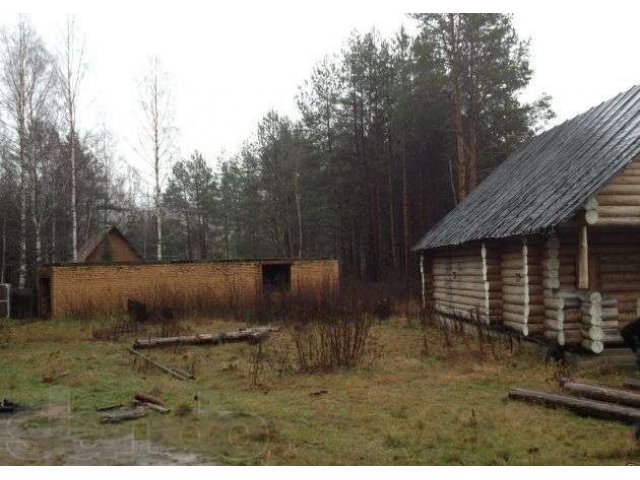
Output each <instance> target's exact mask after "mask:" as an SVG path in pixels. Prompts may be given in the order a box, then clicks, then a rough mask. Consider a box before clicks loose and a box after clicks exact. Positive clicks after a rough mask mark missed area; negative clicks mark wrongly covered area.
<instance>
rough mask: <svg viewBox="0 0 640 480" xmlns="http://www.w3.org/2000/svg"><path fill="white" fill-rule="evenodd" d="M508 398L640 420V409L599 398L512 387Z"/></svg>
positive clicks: (598, 416) (622, 418)
mask: <svg viewBox="0 0 640 480" xmlns="http://www.w3.org/2000/svg"><path fill="white" fill-rule="evenodd" d="M509 398H510V399H512V400H519V401H523V402H527V403H534V404H540V405H544V406H548V407H563V408H566V409H569V410H571V411H572V412H575V413H578V414H580V415H586V416H589V417H595V418H603V419H606V420H616V421H620V422H625V423H631V424H633V423H636V422H640V409H638V408H633V407H625V406H621V405H614V404H611V403H608V402H602V401H599V400H590V399H585V398H578V397H571V396H569V395H559V394H556V393H549V392H541V391H538V390H527V389H523V388H513V389H511V390H510V391H509Z"/></svg>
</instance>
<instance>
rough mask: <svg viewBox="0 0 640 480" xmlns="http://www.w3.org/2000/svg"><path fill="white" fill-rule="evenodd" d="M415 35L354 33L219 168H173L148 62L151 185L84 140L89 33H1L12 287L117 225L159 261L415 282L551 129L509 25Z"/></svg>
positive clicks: (1, 135) (1, 187) (4, 211)
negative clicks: (331, 265) (496, 176)
mask: <svg viewBox="0 0 640 480" xmlns="http://www.w3.org/2000/svg"><path fill="white" fill-rule="evenodd" d="M408 22H411V25H412V28H411V33H409V31H408V30H405V29H401V30H400V31H398V32H397V33H396V34H395V35H394V36H393V37H392V38H383V37H382V36H381V35H380V34H379V33H378V32H377V31H376V30H375V29H372V30H371V31H368V32H364V33H359V32H353V33H352V34H351V36H350V37H349V38H347V39H345V42H344V44H343V48H342V49H341V50H340V51H339V52H327V55H326V56H325V57H324V58H322V59H318V62H317V64H316V66H315V67H314V68H313V70H312V71H311V72H309V76H308V78H307V80H306V81H305V82H303V84H302V85H300V86H299V89H298V91H297V92H292V95H295V99H296V103H297V106H298V113H297V114H296V115H294V116H292V117H289V116H286V115H282V114H281V113H279V112H277V111H275V110H272V111H268V112H265V115H264V117H263V119H262V120H261V121H260V123H259V124H258V125H257V126H256V130H255V132H254V133H253V134H252V135H250V137H249V138H247V139H246V141H245V142H244V144H243V146H242V148H241V150H240V151H238V152H234V153H232V154H229V155H226V156H224V157H223V158H220V159H212V158H205V157H204V156H203V155H202V154H201V153H200V152H199V151H194V152H190V153H188V154H186V155H184V156H183V157H182V158H176V155H175V151H176V149H175V145H176V135H177V133H176V129H175V125H174V119H173V117H172V115H173V113H172V112H173V111H174V110H173V108H174V107H173V106H172V92H171V89H170V82H169V81H168V80H169V78H170V73H169V72H168V71H167V70H166V69H165V67H164V65H163V63H162V59H160V58H157V57H153V58H150V59H149V62H148V69H147V74H146V75H144V76H143V77H142V78H140V79H139V81H138V85H137V87H138V88H139V94H140V95H139V96H140V102H139V105H138V108H139V110H140V121H141V123H142V124H141V131H142V132H144V134H142V135H141V137H140V150H141V152H143V154H144V155H145V156H146V158H147V159H148V161H149V164H150V165H152V167H153V175H152V176H151V177H149V178H146V176H145V175H143V174H142V173H141V171H140V170H139V169H138V168H136V167H135V161H134V159H129V158H122V157H121V156H118V155H117V154H116V148H115V146H114V145H115V144H116V139H115V138H114V136H113V134H112V133H111V132H110V131H109V126H108V125H99V126H95V127H93V128H84V129H81V128H80V127H79V126H78V125H80V124H82V123H81V122H78V115H79V112H78V105H79V101H80V100H81V99H82V96H83V94H84V90H83V88H84V84H83V79H84V75H85V71H86V68H88V67H87V62H86V58H85V55H86V52H85V50H84V46H83V43H82V41H81V38H82V35H83V32H82V31H81V26H80V25H79V24H78V22H77V20H76V19H75V18H74V17H69V18H68V20H67V22H66V24H65V25H62V26H61V30H62V31H64V33H65V34H64V35H63V36H62V41H61V42H60V44H58V45H48V44H45V42H44V41H43V40H42V37H41V36H40V35H39V33H38V32H37V31H36V29H35V27H34V26H33V24H32V23H31V21H30V19H29V17H28V16H24V15H23V16H20V17H18V18H17V19H16V20H15V21H14V22H11V23H7V24H4V25H2V27H1V32H0V229H1V231H0V234H1V241H2V244H1V245H0V249H1V258H0V283H4V282H7V283H12V284H14V285H15V286H17V287H18V288H28V287H30V286H33V285H34V283H35V279H36V278H37V272H38V269H39V267H40V266H41V265H44V264H49V263H61V262H73V261H76V259H77V252H78V249H79V248H80V247H81V246H82V244H83V242H84V241H86V240H87V239H88V238H89V237H90V236H91V235H93V234H95V233H96V232H98V231H100V230H101V229H103V228H105V227H106V226H108V225H112V224H113V225H117V226H118V227H119V228H120V229H121V230H122V232H123V233H124V234H125V235H126V236H127V237H128V238H129V239H130V240H131V242H132V243H133V244H134V245H135V247H136V248H137V249H138V252H139V253H140V254H141V255H142V256H143V257H144V259H145V260H148V261H158V260H162V261H173V260H205V259H233V258H282V257H301V258H337V259H339V260H340V262H341V268H342V272H343V274H344V275H348V276H351V277H354V278H359V279H363V280H367V281H410V280H411V279H413V278H415V277H416V275H417V262H416V259H415V258H414V256H413V255H412V252H411V248H412V246H413V245H414V244H415V242H416V241H417V240H418V239H419V238H420V237H421V236H422V235H424V233H425V232H426V231H427V230H428V229H429V228H430V227H432V226H433V225H434V224H435V223H437V222H438V220H439V219H440V218H442V216H443V215H445V214H446V212H447V211H449V210H450V209H451V208H452V207H454V206H455V205H456V204H457V203H459V202H461V201H463V200H464V198H465V197H466V196H467V195H468V194H469V193H470V192H472V191H473V189H474V188H475V187H476V186H477V185H478V183H479V182H481V181H482V179H483V178H485V177H486V176H487V174H488V173H490V172H491V170H492V169H493V168H495V167H496V165H498V164H499V163H500V162H501V161H503V160H504V159H505V158H506V157H507V156H508V154H509V153H510V152H512V151H513V150H514V149H515V148H517V146H518V145H519V144H521V143H522V142H523V141H525V140H527V139H528V138H530V137H531V136H532V135H534V134H536V133H537V132H539V131H540V130H541V129H542V128H543V127H544V126H545V124H546V123H547V122H548V121H549V120H550V119H552V118H553V116H554V114H553V111H552V109H551V105H550V98H549V97H548V96H546V95H543V96H541V97H540V98H537V99H535V100H534V101H531V102H526V101H524V100H523V99H522V97H523V95H522V93H523V91H524V90H525V88H526V87H527V86H528V85H529V83H530V81H531V79H532V75H533V71H532V68H531V66H530V63H529V43H528V40H527V39H524V38H521V37H520V36H519V34H518V32H517V31H516V27H515V25H514V20H513V17H512V16H510V15H506V14H455V13H451V14H412V15H410V16H409V19H408ZM141 60H142V59H141ZM292 61H295V59H292ZM258 81H259V75H257V76H256V82H258ZM210 135H211V136H212V137H215V135H216V132H215V131H211V132H210Z"/></svg>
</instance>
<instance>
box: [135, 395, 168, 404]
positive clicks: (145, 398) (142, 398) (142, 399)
mask: <svg viewBox="0 0 640 480" xmlns="http://www.w3.org/2000/svg"><path fill="white" fill-rule="evenodd" d="M133 398H134V400H137V401H139V402H144V403H153V404H155V405H160V406H162V407H164V403H163V402H162V400H160V399H159V398H158V397H154V396H152V395H147V394H146V393H141V392H136V393H135V395H134V396H133Z"/></svg>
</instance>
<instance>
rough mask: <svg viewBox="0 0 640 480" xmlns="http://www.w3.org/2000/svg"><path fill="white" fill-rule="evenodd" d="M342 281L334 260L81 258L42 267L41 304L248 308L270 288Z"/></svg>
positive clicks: (86, 310) (314, 291)
mask: <svg viewBox="0 0 640 480" xmlns="http://www.w3.org/2000/svg"><path fill="white" fill-rule="evenodd" d="M338 286H339V266H338V262H337V261H336V260H297V259H296V260H247V261H245V260H229V261H217V262H156V263H148V262H144V263H142V262H120V263H83V264H82V263H78V264H65V265H49V266H46V267H44V268H42V269H41V272H40V278H39V283H38V306H39V313H40V316H44V317H50V316H51V317H61V316H91V315H96V314H109V313H122V312H124V311H126V305H127V300H129V299H132V300H137V301H141V302H144V303H146V304H147V305H149V306H150V307H151V308H162V307H165V306H166V307H170V308H177V309H180V308H181V307H185V308H187V309H192V308H189V307H193V306H198V307H201V309H207V308H211V309H213V308H215V307H232V308H233V307H242V308H249V309H250V308H252V307H253V306H255V305H256V301H257V300H259V299H260V298H261V297H262V295H263V294H264V293H266V292H277V293H278V294H280V292H289V293H296V294H311V295H322V294H323V293H324V292H328V291H332V290H335V289H337V288H338Z"/></svg>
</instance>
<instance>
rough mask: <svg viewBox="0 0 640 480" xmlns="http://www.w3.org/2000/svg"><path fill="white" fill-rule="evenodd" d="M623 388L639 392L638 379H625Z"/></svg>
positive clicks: (639, 384) (639, 381)
mask: <svg viewBox="0 0 640 480" xmlns="http://www.w3.org/2000/svg"><path fill="white" fill-rule="evenodd" d="M624 386H625V388H630V389H632V390H640V379H637V378H627V379H626V380H625V381H624Z"/></svg>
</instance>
